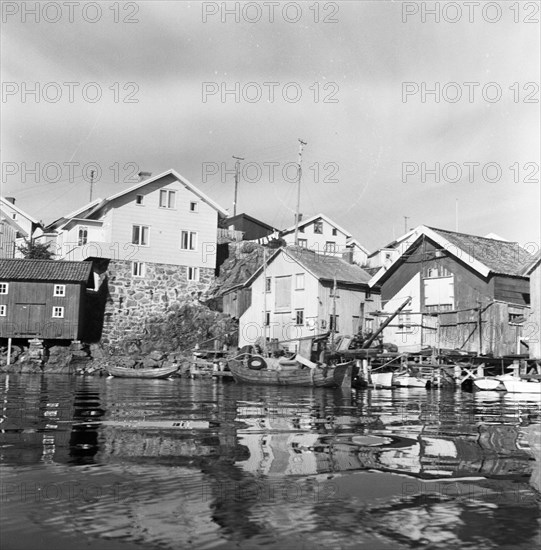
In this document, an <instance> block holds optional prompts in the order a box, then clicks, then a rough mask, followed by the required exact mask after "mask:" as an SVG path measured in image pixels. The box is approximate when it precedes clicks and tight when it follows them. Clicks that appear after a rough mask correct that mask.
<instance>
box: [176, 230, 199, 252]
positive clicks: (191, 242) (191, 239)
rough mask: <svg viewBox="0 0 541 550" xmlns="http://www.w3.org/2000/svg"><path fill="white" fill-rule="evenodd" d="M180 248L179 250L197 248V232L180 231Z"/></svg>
mask: <svg viewBox="0 0 541 550" xmlns="http://www.w3.org/2000/svg"><path fill="white" fill-rule="evenodd" d="M180 249H181V250H196V249H197V233H196V232H195V231H181V232H180Z"/></svg>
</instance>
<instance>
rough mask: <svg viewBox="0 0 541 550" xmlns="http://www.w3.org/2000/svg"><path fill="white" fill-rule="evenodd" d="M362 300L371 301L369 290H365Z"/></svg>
mask: <svg viewBox="0 0 541 550" xmlns="http://www.w3.org/2000/svg"><path fill="white" fill-rule="evenodd" d="M364 299H365V300H371V299H372V292H370V290H367V291H366V292H365V293H364Z"/></svg>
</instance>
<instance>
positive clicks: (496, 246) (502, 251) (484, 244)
mask: <svg viewBox="0 0 541 550" xmlns="http://www.w3.org/2000/svg"><path fill="white" fill-rule="evenodd" d="M429 229H432V231H435V232H436V233H438V234H439V235H441V236H442V237H443V238H445V239H447V240H448V241H449V242H450V243H451V244H453V245H455V246H456V247H458V248H459V249H460V250H462V251H463V252H465V253H466V254H467V255H468V256H469V257H471V258H473V259H475V260H477V261H479V262H481V263H482V264H484V265H486V266H487V267H488V268H489V269H490V270H491V271H492V272H494V273H497V274H500V275H512V276H515V277H524V276H525V272H526V271H527V269H528V268H529V267H530V265H531V263H532V261H533V257H532V255H531V254H530V253H529V252H527V251H526V250H524V248H522V247H521V246H519V244H518V243H514V242H509V241H498V240H495V239H488V238H487V237H478V236H476V235H467V234H466V233H456V232H455V231H446V230H444V229H437V228H435V227H430V228H429ZM450 252H453V251H452V250H450Z"/></svg>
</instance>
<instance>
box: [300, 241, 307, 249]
mask: <svg viewBox="0 0 541 550" xmlns="http://www.w3.org/2000/svg"><path fill="white" fill-rule="evenodd" d="M298 244H299V246H300V247H301V248H308V239H298Z"/></svg>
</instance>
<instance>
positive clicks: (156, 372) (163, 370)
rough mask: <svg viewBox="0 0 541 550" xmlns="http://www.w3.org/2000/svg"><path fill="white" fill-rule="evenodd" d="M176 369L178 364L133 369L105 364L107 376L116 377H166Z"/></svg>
mask: <svg viewBox="0 0 541 550" xmlns="http://www.w3.org/2000/svg"><path fill="white" fill-rule="evenodd" d="M178 369H179V366H178V365H171V366H167V367H160V368H148V369H134V368H131V367H121V366H115V365H107V366H106V367H105V370H106V371H107V373H108V374H109V376H116V377H117V378H168V377H169V376H171V375H172V374H174V373H175V372H177V371H178Z"/></svg>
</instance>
